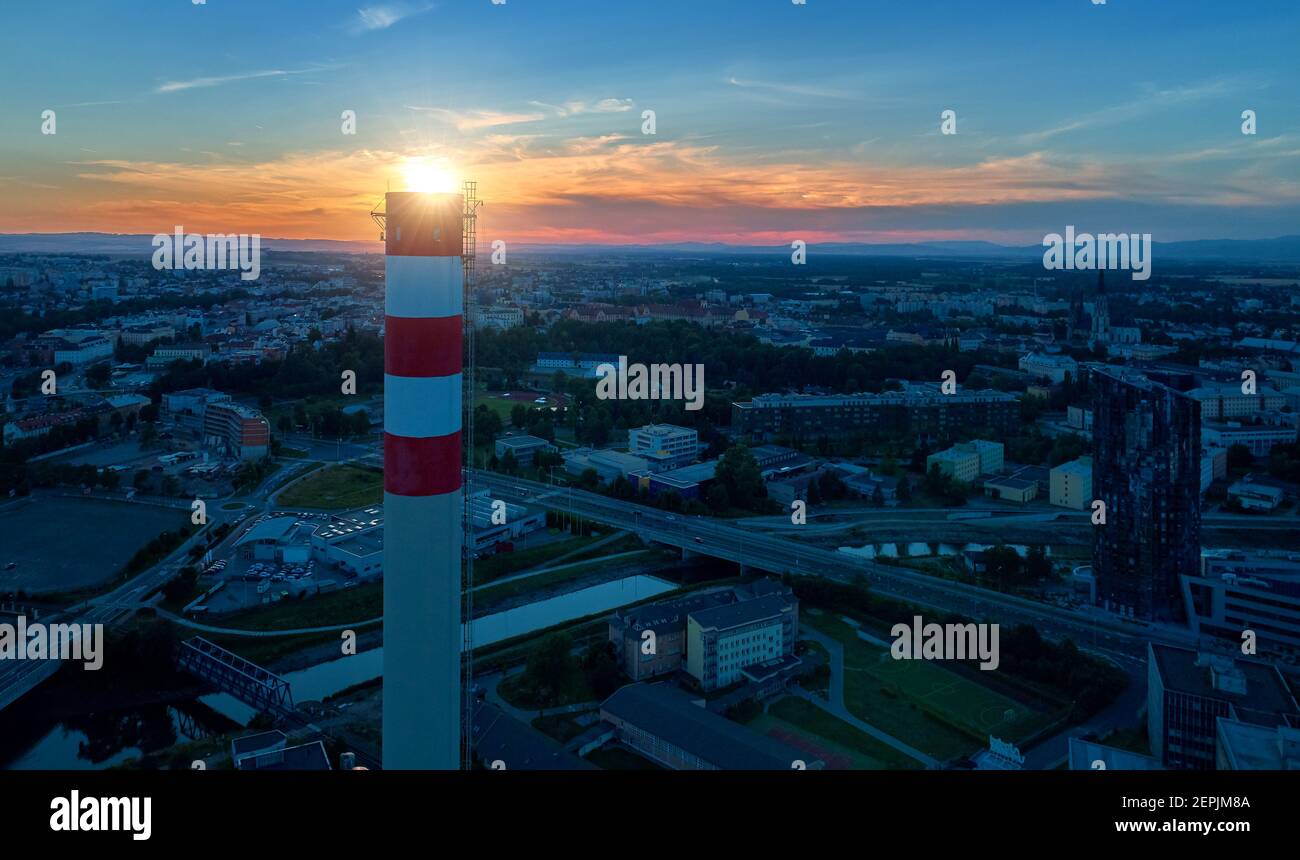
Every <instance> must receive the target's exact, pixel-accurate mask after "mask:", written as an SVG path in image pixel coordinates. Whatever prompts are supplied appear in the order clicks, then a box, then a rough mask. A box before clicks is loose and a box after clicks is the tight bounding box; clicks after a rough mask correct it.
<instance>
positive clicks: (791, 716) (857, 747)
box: [749, 696, 921, 770]
mask: <svg viewBox="0 0 1300 860" xmlns="http://www.w3.org/2000/svg"><path fill="white" fill-rule="evenodd" d="M749 728H751V729H752V730H754V731H756V732H758V733H759V734H764V735H767V736H768V737H771V738H774V739H776V740H779V741H781V742H782V743H785V744H788V745H790V746H792V747H794V748H795V749H798V750H801V751H804V752H806V753H808V756H809V758H810V759H812V758H817V759H821V760H822V761H824V762H825V763H826V767H827V769H828V770H910V769H914V768H919V767H920V766H921V764H920V762H917V761H916V760H914V759H911V758H908V757H907V756H905V755H903V754H902V753H900V752H898V751H897V750H895V749H894V748H893V747H891V746H889V745H888V744H883V743H881V742H880V741H878V740H876V739H875V738H873V737H871V735H868V734H866V733H864V732H861V731H859V730H858V729H855V728H854V727H853V726H851V725H849V724H848V723H846V722H844V721H843V720H840V719H837V718H836V717H835V716H834V715H833V714H828V713H826V712H825V711H823V710H822V709H821V708H818V707H817V706H816V705H813V704H812V703H810V702H807V701H805V700H803V699H799V698H796V697H794V696H787V697H786V698H784V699H781V700H780V701H779V702H776V703H775V704H773V705H772V706H771V707H770V708H768V712H767V713H766V714H762V715H760V716H758V717H757V718H755V719H754V720H752V721H751V722H750V723H749Z"/></svg>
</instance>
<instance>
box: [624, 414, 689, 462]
mask: <svg viewBox="0 0 1300 860" xmlns="http://www.w3.org/2000/svg"><path fill="white" fill-rule="evenodd" d="M627 450H628V453H629V454H635V455H637V456H640V457H644V458H645V459H646V460H648V461H650V462H651V463H653V464H655V465H658V466H660V468H659V469H656V471H665V470H668V469H675V468H677V467H678V466H685V465H687V464H688V463H692V462H694V461H695V457H696V455H698V454H699V450H700V436H699V434H698V433H696V432H695V431H694V430H692V429H690V428H689V427H678V426H676V425H674V424H647V425H645V426H644V427H632V428H630V429H629V430H628V431H627Z"/></svg>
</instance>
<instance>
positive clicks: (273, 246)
mask: <svg viewBox="0 0 1300 860" xmlns="http://www.w3.org/2000/svg"><path fill="white" fill-rule="evenodd" d="M262 250H263V251H299V252H304V253H314V254H382V253H383V251H384V246H383V244H382V243H380V242H378V241H375V242H350V241H338V240H334V239H271V238H268V237H266V236H263V237H262ZM0 254H124V255H136V254H140V255H151V254H153V234H145V233H0Z"/></svg>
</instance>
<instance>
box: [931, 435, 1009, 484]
mask: <svg viewBox="0 0 1300 860" xmlns="http://www.w3.org/2000/svg"><path fill="white" fill-rule="evenodd" d="M1002 451H1003V447H1002V443H1001V442H988V441H986V440H984V439H975V440H973V441H971V442H959V443H957V444H956V445H953V446H952V447H951V448H948V449H947V450H944V451H938V452H936V453H934V454H931V455H930V456H929V457H926V458H925V470H926V471H927V472H929V471H930V468H931V467H932V466H935V465H937V466H938V467H939V471H940V472H942V473H943V474H945V475H947V476H948V477H950V478H952V479H953V480H954V481H962V482H963V483H967V484H969V483H973V482H974V481H975V479H976V478H978V477H979V476H980V475H993V474H996V473H998V472H1000V471H1002V464H1003V459H1002V457H1003V455H1002Z"/></svg>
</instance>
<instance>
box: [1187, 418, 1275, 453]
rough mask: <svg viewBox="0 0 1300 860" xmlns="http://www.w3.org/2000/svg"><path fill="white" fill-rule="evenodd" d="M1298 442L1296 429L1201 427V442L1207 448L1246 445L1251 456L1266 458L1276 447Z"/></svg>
mask: <svg viewBox="0 0 1300 860" xmlns="http://www.w3.org/2000/svg"><path fill="white" fill-rule="evenodd" d="M1295 441H1296V428H1294V427H1278V426H1274V425H1267V424H1258V425H1256V424H1252V425H1242V424H1237V423H1228V424H1206V425H1204V426H1202V427H1201V442H1202V444H1204V445H1206V446H1207V447H1213V448H1231V447H1232V446H1233V445H1244V446H1246V447H1247V448H1248V449H1250V453H1251V456H1253V457H1264V456H1267V455H1268V452H1269V451H1271V450H1272V449H1273V446H1274V445H1291V444H1294V443H1295Z"/></svg>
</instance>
